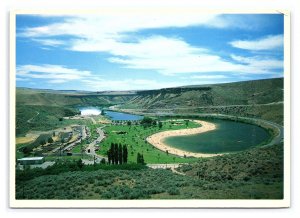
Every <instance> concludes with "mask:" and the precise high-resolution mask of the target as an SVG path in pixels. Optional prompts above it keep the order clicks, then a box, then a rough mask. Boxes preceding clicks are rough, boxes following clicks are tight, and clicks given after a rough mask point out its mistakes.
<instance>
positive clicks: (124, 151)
mask: <svg viewBox="0 0 300 218" xmlns="http://www.w3.org/2000/svg"><path fill="white" fill-rule="evenodd" d="M122 154H123V163H127V159H128V150H127V146H126V145H123V153H122Z"/></svg>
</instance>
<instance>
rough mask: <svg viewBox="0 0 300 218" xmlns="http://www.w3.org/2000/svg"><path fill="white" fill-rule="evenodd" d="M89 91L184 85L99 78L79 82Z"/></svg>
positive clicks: (155, 81) (145, 80)
mask: <svg viewBox="0 0 300 218" xmlns="http://www.w3.org/2000/svg"><path fill="white" fill-rule="evenodd" d="M81 82H82V83H83V84H84V86H85V87H87V88H88V89H89V90H95V91H96V90H147V89H160V88H168V87H176V86H181V85H184V83H182V82H162V81H157V80H147V79H125V80H109V79H108V80H104V79H99V78H90V79H84V80H82V81H81Z"/></svg>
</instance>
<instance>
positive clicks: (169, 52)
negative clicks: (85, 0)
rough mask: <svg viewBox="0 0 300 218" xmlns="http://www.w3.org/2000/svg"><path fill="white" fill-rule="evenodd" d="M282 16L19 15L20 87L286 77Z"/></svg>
mask: <svg viewBox="0 0 300 218" xmlns="http://www.w3.org/2000/svg"><path fill="white" fill-rule="evenodd" d="M283 19H284V18H283V15H282V14H199V13H190V14H178V13H177V14H172V13H170V14H155V13H148V14H147V13H146V14H145V13H144V14H143V13H133V14H128V13H127V14H126V13H122V14H121V13H119V14H102V15H76V16H71V15H68V16H56V15H47V16H45V15H17V17H16V34H17V39H16V65H17V66H16V80H17V86H18V87H29V88H43V89H59V90H68V89H72V90H73V89H76V90H89V91H104V90H142V89H158V88H165V87H175V86H183V85H201V84H213V83H226V82H235V81H245V80H254V79H265V78H276V77H283Z"/></svg>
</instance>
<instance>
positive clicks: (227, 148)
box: [164, 120, 270, 153]
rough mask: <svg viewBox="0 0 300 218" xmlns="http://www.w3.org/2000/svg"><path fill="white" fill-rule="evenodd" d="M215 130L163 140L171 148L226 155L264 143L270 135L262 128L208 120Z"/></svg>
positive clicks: (227, 121) (226, 121)
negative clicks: (214, 125) (214, 126)
mask: <svg viewBox="0 0 300 218" xmlns="http://www.w3.org/2000/svg"><path fill="white" fill-rule="evenodd" d="M208 121H209V122H212V123H215V124H216V125H217V129H215V130H213V131H209V132H205V133H201V134H196V135H191V136H173V137H168V138H166V139H164V142H165V143H166V144H168V145H170V146H172V147H175V148H178V149H182V150H185V151H191V152H199V153H224V152H225V153H226V152H236V151H242V150H246V149H249V148H251V147H253V146H257V145H259V144H261V143H263V142H264V141H266V140H267V139H268V138H269V137H270V134H269V133H268V132H267V131H266V130H265V129H263V128H261V127H259V126H256V125H251V124H247V123H240V122H233V121H229V120H211V121H210V120H208Z"/></svg>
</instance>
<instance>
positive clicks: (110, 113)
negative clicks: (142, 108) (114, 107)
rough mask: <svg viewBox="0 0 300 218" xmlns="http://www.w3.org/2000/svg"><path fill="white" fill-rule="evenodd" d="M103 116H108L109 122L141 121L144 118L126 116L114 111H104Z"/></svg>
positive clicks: (132, 115) (131, 115)
mask: <svg viewBox="0 0 300 218" xmlns="http://www.w3.org/2000/svg"><path fill="white" fill-rule="evenodd" d="M105 115H106V116H108V117H109V118H110V119H111V120H115V121H118V120H142V119H143V118H144V116H140V115H134V114H127V113H122V112H115V111H105Z"/></svg>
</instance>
